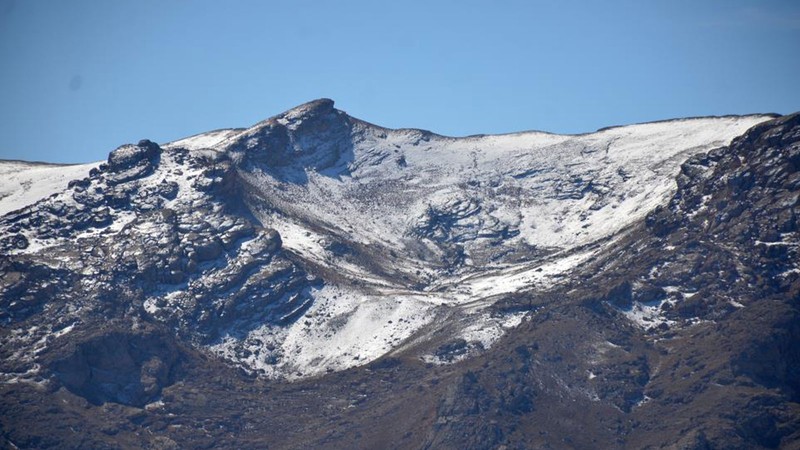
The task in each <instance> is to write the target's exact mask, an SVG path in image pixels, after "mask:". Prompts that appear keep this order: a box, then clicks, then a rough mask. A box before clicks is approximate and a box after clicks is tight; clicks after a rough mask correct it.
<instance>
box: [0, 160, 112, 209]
mask: <svg viewBox="0 0 800 450" xmlns="http://www.w3.org/2000/svg"><path fill="white" fill-rule="evenodd" d="M95 166H97V164H76V165H62V164H44V163H30V162H25V161H2V160H0V216H2V215H5V214H7V213H9V212H11V211H14V210H17V209H20V208H23V207H25V206H28V205H30V204H32V203H35V202H37V201H39V200H41V199H43V198H45V197H49V196H50V195H53V194H56V193H58V192H60V191H62V190H64V188H66V187H67V183H68V182H70V181H72V180H77V179H79V178H83V177H85V176H86V175H88V174H89V171H90V170H91V169H92V168H94V167H95Z"/></svg>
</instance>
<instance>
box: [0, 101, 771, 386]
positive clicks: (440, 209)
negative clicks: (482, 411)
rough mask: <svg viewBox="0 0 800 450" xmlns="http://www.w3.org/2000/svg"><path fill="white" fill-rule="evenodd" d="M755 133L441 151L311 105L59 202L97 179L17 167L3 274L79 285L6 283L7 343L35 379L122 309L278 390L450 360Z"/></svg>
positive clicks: (645, 129) (200, 142)
mask: <svg viewBox="0 0 800 450" xmlns="http://www.w3.org/2000/svg"><path fill="white" fill-rule="evenodd" d="M767 119H769V117H768V116H758V115H755V116H731V117H711V118H696V119H680V120H672V121H664V122H657V123H647V124H640V125H631V126H624V127H615V128H609V129H604V130H600V131H598V132H595V133H590V134H584V135H574V136H573V135H555V134H549V133H542V132H525V133H518V134H509V135H498V136H484V135H480V136H469V137H464V138H451V137H445V136H440V135H436V134H433V133H430V132H427V131H422V130H412V129H400V130H392V129H386V128H382V127H379V126H376V125H372V124H370V123H367V122H364V121H361V120H358V119H355V118H352V117H350V116H348V115H347V114H346V113H345V112H343V111H340V110H337V109H335V108H334V106H333V102H332V101H331V100H326V99H323V100H317V101H313V102H310V103H307V104H304V105H301V106H298V107H297V108H294V109H292V110H290V111H287V112H285V113H283V114H280V115H278V116H275V117H272V118H270V119H267V120H265V121H263V122H260V123H258V124H256V125H254V126H252V127H250V128H246V129H231V130H217V131H213V132H210V133H206V134H201V135H196V136H192V137H190V138H186V139H182V140H179V141H175V142H170V143H167V144H164V145H163V146H159V145H156V144H154V143H151V142H149V141H143V142H141V143H139V144H138V145H135V146H123V147H120V148H119V149H117V150H115V151H114V152H112V153H111V155H110V156H109V160H108V162H107V163H105V164H103V165H100V166H99V168H95V169H93V170H92V171H91V174H90V176H88V177H86V178H83V179H80V180H77V181H74V182H72V183H70V187H69V188H67V189H61V190H60V191H55V189H54V188H53V186H54V184H53V183H54V182H56V181H61V187H62V188H65V187H66V186H64V183H63V181H62V180H63V176H65V175H75V174H83V173H85V172H88V171H89V169H90V168H91V167H93V165H91V164H90V165H83V166H74V167H70V168H69V171H63V170H61V171H58V172H57V173H58V176H59V177H61V178H55V177H50V176H45V175H43V174H44V173H45V172H44V171H46V170H51V171H53V172H54V173H55V169H50V168H38V167H34V168H31V169H29V170H26V171H20V172H19V173H17V174H15V175H14V176H13V177H12V178H11V179H10V180H11V181H10V182H11V183H12V184H13V183H14V182H15V179H20V180H22V178H25V180H23V181H21V182H22V183H27V184H25V185H26V186H27V185H28V184H30V182H29V181H30V180H31V179H32V177H38V178H41V179H43V180H45V181H46V182H43V183H41V186H39V185H36V188H30V190H29V191H14V192H13V193H12V194H10V195H11V198H12V199H13V203H9V204H10V205H13V207H15V208H16V207H19V206H21V205H22V204H24V203H25V200H26V199H27V200H29V203H31V204H30V205H28V206H27V207H25V208H22V209H18V210H16V211H15V212H12V213H9V214H6V215H5V216H4V217H3V219H2V220H1V221H0V236H1V237H2V242H3V244H2V245H3V246H4V247H3V251H4V252H6V254H7V255H8V258H9V259H8V260H7V262H6V265H8V264H10V265H11V266H17V265H20V264H25V265H26V266H25V267H26V270H30V272H31V273H36V272H37V271H45V272H46V273H48V274H51V273H56V272H58V273H59V274H61V275H58V278H59V279H60V280H62V281H60V282H66V281H63V280H67V279H69V280H70V281H69V283H70V285H69V286H64V287H63V288H61V289H57V290H56V292H55V293H54V292H52V283H56V282H55V281H53V280H51V279H48V278H44V279H34V278H35V277H33V276H32V275H29V274H25V275H22V276H21V278H22V279H21V280H17V281H13V280H11V281H10V280H5V281H4V282H3V285H4V287H5V292H6V294H5V297H4V299H5V300H4V304H3V309H2V314H3V320H4V321H5V323H6V324H7V326H8V327H10V329H12V330H14V331H12V332H11V333H10V334H7V335H4V337H3V344H4V346H7V345H10V343H11V342H18V343H19V344H20V345H21V343H23V342H24V343H26V344H25V345H22V346H21V347H20V348H21V349H22V350H20V351H21V353H20V354H14V360H15V361H16V362H17V363H19V362H20V361H28V365H29V367H26V368H25V369H24V371H23V373H27V374H29V375H30V374H31V373H32V372H31V370H33V369H31V367H33V364H34V361H35V359H36V358H35V355H36V353H37V352H39V351H41V350H42V347H44V346H46V345H47V344H46V342H47V341H48V340H49V339H50V338H52V336H58V337H60V336H64V335H65V334H67V333H75V332H77V331H78V330H80V328H81V327H84V326H89V322H91V321H89V320H88V319H87V317H89V316H88V315H89V314H90V312H93V313H94V314H100V315H103V314H108V313H107V312H101V311H104V309H103V308H104V306H103V302H102V301H99V300H98V299H102V298H106V297H109V296H116V297H119V296H122V297H125V298H129V302H130V304H129V305H127V306H126V308H130V309H131V310H132V311H136V314H140V315H141V316H142V320H145V321H154V322H157V323H164V324H168V325H171V326H173V327H175V328H176V329H177V330H178V331H179V333H180V334H181V335H182V336H184V337H185V338H188V339H190V340H191V341H192V342H195V344H196V345H197V346H199V347H200V348H206V349H208V350H210V351H212V352H214V353H216V354H219V355H222V356H223V357H224V358H225V359H227V360H229V361H231V362H233V363H235V364H238V365H241V366H242V367H243V368H245V369H246V370H248V371H253V372H255V373H261V374H264V375H266V376H268V377H281V378H283V377H285V378H290V379H294V378H298V377H307V376H313V375H317V374H321V373H325V372H329V371H336V370H342V369H345V368H348V367H352V366H357V365H362V364H365V363H368V362H370V361H373V360H375V359H376V358H378V357H380V356H382V355H386V354H390V353H392V352H394V351H398V350H401V349H405V348H408V347H409V346H414V345H415V344H418V343H420V342H425V341H426V340H428V339H430V337H431V336H432V335H435V334H436V333H442V332H445V330H446V332H447V333H448V334H449V335H452V336H457V337H459V338H462V339H463V341H464V343H465V344H464V347H463V348H461V349H459V351H458V355H456V356H457V357H455V358H453V357H451V356H446V357H443V356H442V355H436V354H432V353H431V354H425V355H423V356H422V357H423V358H424V359H425V360H427V361H431V362H434V363H444V362H451V361H453V360H454V359H455V360H457V359H460V358H463V357H466V356H468V355H470V354H474V353H477V352H480V351H483V350H485V349H488V348H489V347H491V345H492V344H493V342H494V341H495V340H496V339H497V338H499V337H500V336H501V335H502V334H503V333H504V332H505V331H506V330H507V329H509V328H511V327H514V326H515V325H517V324H519V323H520V321H522V320H524V318H525V316H526V314H529V313H527V312H510V313H506V314H498V313H496V312H491V311H489V310H488V309H487V307H489V306H490V305H492V304H493V303H495V302H496V301H497V300H499V299H502V298H503V296H504V295H507V294H512V293H517V292H520V291H526V290H537V291H547V290H549V289H551V288H552V287H554V286H556V285H558V284H559V283H560V282H561V281H563V280H564V279H566V278H567V275H568V274H569V273H570V271H571V270H572V269H574V268H575V267H578V266H581V265H585V264H587V263H589V262H591V261H592V260H593V259H595V258H596V257H597V256H598V255H600V254H602V253H603V252H604V251H606V249H607V248H608V246H609V244H610V243H613V242H614V240H615V239H618V238H619V237H620V236H621V235H623V234H624V232H625V230H626V229H627V228H628V227H629V226H630V225H631V224H633V223H635V222H637V221H639V220H641V219H642V218H643V217H644V216H645V215H646V214H647V213H648V212H650V211H652V210H653V209H654V208H655V207H656V206H658V205H662V204H664V203H665V202H666V201H667V199H668V198H669V197H670V196H671V195H672V194H673V192H674V191H675V181H674V179H675V176H676V175H677V173H678V171H679V169H680V166H681V164H682V163H683V162H684V161H685V160H686V159H687V158H689V157H691V156H692V155H695V154H698V153H704V152H707V151H709V150H711V149H714V148H717V147H720V146H724V145H727V144H728V143H729V142H730V140H731V139H732V138H733V137H735V136H738V135H740V134H741V133H743V132H744V131H745V130H746V129H748V128H750V127H751V126H753V125H755V124H757V123H759V122H763V121H764V120H767ZM7 164H12V163H7ZM9 167H10V168H13V167H16V166H13V167H12V166H9ZM34 171H38V172H36V173H34ZM48 173H50V172H48ZM28 174H31V175H30V176H28ZM15 177H16V178H15ZM51 180H52V181H53V183H51ZM4 189H6V190H8V188H7V187H4ZM26 192H29V193H26ZM50 192H55V195H53V196H51V197H49V198H47V199H46V200H41V201H37V202H34V200H39V198H40V197H42V196H44V195H47V194H49V193H50ZM34 194H35V195H34ZM9 209H11V207H9ZM120 267H122V268H124V269H120ZM34 268H35V269H34ZM8 270H9V269H6V274H7V275H6V277H8V276H9V275H8V274H9V273H25V270H18V269H17V268H15V269H13V270H14V271H13V272H8ZM120 291H123V292H120ZM9 292H12V293H13V294H9ZM19 295H23V296H22V297H21V298H20V297H19ZM53 295H55V296H57V297H58V296H63V299H62V301H60V302H58V304H57V305H56V304H54V303H55V302H54V301H53V300H54V299H53V298H52V296H53ZM76 296H77V297H80V300H76V298H75V297H76ZM53 309H57V311H58V314H57V320H55V321H46V322H45V323H38V322H37V325H35V326H34V328H33V331H32V332H31V331H25V330H27V329H30V325H29V321H31V320H36V319H35V318H36V317H37V316H38V315H40V314H42V312H41V311H44V312H48V313H52V310H53ZM131 313H132V312H131ZM632 317H633V316H632ZM634 318H635V317H634ZM651 319H652V318H651ZM48 336H50V338H48ZM37 342H38V343H39V344H35V343H37ZM17 376H18V375H17V374H10V375H8V374H7V375H6V378H9V377H10V378H12V379H13V378H15V377H17Z"/></svg>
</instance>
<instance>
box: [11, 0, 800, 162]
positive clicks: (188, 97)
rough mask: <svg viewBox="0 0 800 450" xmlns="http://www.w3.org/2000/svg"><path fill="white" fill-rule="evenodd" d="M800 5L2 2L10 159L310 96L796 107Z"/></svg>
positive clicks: (484, 115) (373, 105)
mask: <svg viewBox="0 0 800 450" xmlns="http://www.w3.org/2000/svg"><path fill="white" fill-rule="evenodd" d="M799 53H800V4H797V3H796V2H790V1H774V0H773V1H763V2H755V1H748V0H735V1H728V2H722V1H711V2H707V3H703V4H700V5H696V4H694V3H692V2H688V1H685V0H681V1H672V2H667V1H656V2H648V4H646V5H644V4H639V3H637V2H633V1H618V2H615V3H613V4H610V5H597V4H593V3H591V2H579V1H564V2H557V3H556V2H546V1H538V2H518V1H509V2H505V3H504V4H503V7H496V6H494V7H493V6H491V5H488V4H486V3H483V2H476V1H467V2H450V1H443V2H435V3H431V2H427V3H426V2H421V1H412V2H405V3H403V4H402V5H374V4H371V3H370V2H366V1H348V2H343V3H339V4H326V3H322V2H297V3H295V4H291V5H287V4H279V3H273V2H267V3H257V2H246V1H236V2H232V3H231V4H230V5H229V6H226V7H224V8H223V7H220V6H217V5H216V4H215V3H213V2H208V1H200V2H188V1H175V2H169V3H164V4H162V3H160V2H155V1H144V2H139V3H135V4H133V3H131V4H126V3H121V2H113V3H112V2H100V1H88V0H84V1H77V2H70V3H66V2H18V1H17V2H15V1H12V0H5V1H3V2H0V57H2V60H3V61H8V62H9V63H8V64H7V67H6V68H4V69H3V70H2V71H0V97H2V98H3V99H4V100H3V104H4V106H3V108H0V136H2V141H1V142H0V158H2V159H26V160H41V161H48V162H87V161H95V160H100V159H104V158H105V157H106V155H107V154H108V152H109V151H111V150H113V149H114V148H116V147H117V146H119V145H122V144H125V143H128V142H136V141H138V140H139V139H144V138H147V139H151V140H154V141H157V142H160V143H164V142H168V141H172V140H176V139H180V138H182V137H186V136H190V135H194V134H197V133H202V132H205V131H210V130H213V129H219V128H235V127H247V126H250V125H252V124H254V123H256V122H258V121H260V120H263V119H265V118H267V117H270V116H273V115H275V114H279V113H281V112H283V111H285V110H286V109H289V108H292V107H294V106H297V105H299V104H302V103H304V102H307V101H310V100H313V99H315V98H321V97H327V98H331V99H333V100H334V101H335V102H336V107H337V108H339V109H342V110H344V111H346V112H347V113H348V114H350V115H352V116H354V117H358V118H360V119H363V120H366V121H369V122H372V123H376V124H378V125H381V126H385V127H390V128H422V129H427V130H430V131H433V132H435V133H439V134H443V135H450V136H465V135H473V134H500V133H511V132H519V131H526V130H541V131H547V132H553V133H566V134H576V133H584V132H591V131H594V130H596V129H598V128H603V127H607V126H613V125H624V124H630V123H640V122H648V121H656V120H667V119H672V118H680V117H694V116H706V115H728V114H751V113H780V114H786V113H791V112H794V111H795V110H798V109H800V90H799V89H796V88H795V87H794V83H793V81H794V78H795V74H796V73H798V71H800V61H798V60H797V58H794V57H793V55H796V54H799Z"/></svg>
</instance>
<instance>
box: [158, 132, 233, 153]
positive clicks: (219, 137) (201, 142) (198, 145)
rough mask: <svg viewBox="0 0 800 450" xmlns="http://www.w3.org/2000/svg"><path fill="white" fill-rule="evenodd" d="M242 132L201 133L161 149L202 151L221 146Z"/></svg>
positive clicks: (165, 145)
mask: <svg viewBox="0 0 800 450" xmlns="http://www.w3.org/2000/svg"><path fill="white" fill-rule="evenodd" d="M241 131H242V130H240V129H224V130H215V131H210V132H207V133H200V134H196V135H194V136H189V137H187V138H183V139H179V140H177V141H172V142H168V143H166V144H162V145H161V147H162V148H177V147H183V148H185V149H187V150H201V149H204V148H214V146H216V145H219V144H220V143H221V142H223V141H225V140H226V139H229V138H231V137H233V136H235V135H237V134H239V133H241Z"/></svg>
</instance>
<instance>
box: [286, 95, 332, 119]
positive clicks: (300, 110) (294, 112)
mask: <svg viewBox="0 0 800 450" xmlns="http://www.w3.org/2000/svg"><path fill="white" fill-rule="evenodd" d="M333 111H334V108H333V100H331V99H329V98H319V99H316V100H312V101H310V102H306V103H303V104H302V105H299V106H295V107H294V108H292V109H290V110H288V111H286V112H284V113H283V114H281V115H280V116H278V117H279V118H282V119H284V120H286V121H288V122H290V123H291V122H296V121H305V120H308V119H313V118H316V117H320V116H325V115H327V114H330V113H331V112H333Z"/></svg>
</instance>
